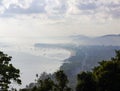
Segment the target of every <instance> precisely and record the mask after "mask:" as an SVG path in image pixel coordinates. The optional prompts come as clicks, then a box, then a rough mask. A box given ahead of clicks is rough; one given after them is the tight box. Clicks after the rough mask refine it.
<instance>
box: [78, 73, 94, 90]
mask: <svg viewBox="0 0 120 91" xmlns="http://www.w3.org/2000/svg"><path fill="white" fill-rule="evenodd" d="M77 81H78V82H77V87H76V91H96V81H95V78H94V76H93V74H92V72H81V73H80V74H78V75H77Z"/></svg>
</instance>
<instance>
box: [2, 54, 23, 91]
mask: <svg viewBox="0 0 120 91" xmlns="http://www.w3.org/2000/svg"><path fill="white" fill-rule="evenodd" d="M11 58H12V57H11V56H8V55H7V54H4V53H3V52H0V91H8V89H9V84H11V83H12V81H15V82H17V83H18V84H21V80H20V79H19V77H20V71H19V69H16V68H15V67H14V66H13V65H12V64H11V63H10V61H11ZM12 90H14V89H13V88H12Z"/></svg>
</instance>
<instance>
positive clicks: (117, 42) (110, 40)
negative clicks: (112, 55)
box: [70, 34, 120, 46]
mask: <svg viewBox="0 0 120 91" xmlns="http://www.w3.org/2000/svg"><path fill="white" fill-rule="evenodd" d="M70 38H71V39H72V40H73V42H74V43H75V44H77V45H104V46H108V45H111V46H120V34H118V35H115V34H111V35H104V36H99V37H87V36H83V35H76V36H70Z"/></svg>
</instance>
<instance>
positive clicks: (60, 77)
mask: <svg viewBox="0 0 120 91" xmlns="http://www.w3.org/2000/svg"><path fill="white" fill-rule="evenodd" d="M55 78H56V81H57V84H56V91H71V89H70V88H69V87H68V86H67V84H68V78H67V76H66V75H65V74H64V72H63V70H59V71H57V72H55Z"/></svg>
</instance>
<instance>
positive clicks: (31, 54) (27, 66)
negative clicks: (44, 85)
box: [0, 37, 71, 87]
mask: <svg viewBox="0 0 120 91" xmlns="http://www.w3.org/2000/svg"><path fill="white" fill-rule="evenodd" d="M8 40H9V41H8ZM31 40H32V41H31ZM33 40H34V41H35V42H34V41H33ZM46 40H47V39H46ZM43 41H44V40H42V39H40V40H39V41H38V39H36V40H35V38H33V39H32V38H27V39H23V38H21V39H20V38H18V39H17V38H16V37H15V38H1V39H0V43H1V46H0V47H1V48H0V49H1V51H3V52H4V53H6V54H8V55H9V56H12V63H13V65H14V66H15V67H16V68H19V69H20V71H21V79H22V85H21V86H20V87H25V86H26V85H27V84H29V83H30V82H34V80H35V78H36V74H41V73H42V72H44V71H45V72H48V73H53V72H55V71H56V70H58V69H59V67H60V66H61V65H62V63H63V60H64V59H66V58H68V57H69V56H70V55H71V53H70V51H69V50H66V49H63V48H49V47H48V48H44V47H42V48H37V47H35V46H34V44H35V43H36V42H37V43H40V42H41V43H43ZM59 41H60V40H58V42H59ZM44 42H46V43H47V42H48V44H50V43H52V44H54V43H57V42H56V41H54V42H53V41H50V40H49V39H48V41H44Z"/></svg>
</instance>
